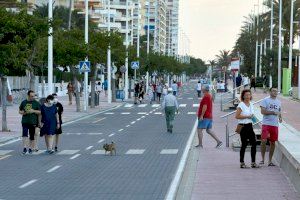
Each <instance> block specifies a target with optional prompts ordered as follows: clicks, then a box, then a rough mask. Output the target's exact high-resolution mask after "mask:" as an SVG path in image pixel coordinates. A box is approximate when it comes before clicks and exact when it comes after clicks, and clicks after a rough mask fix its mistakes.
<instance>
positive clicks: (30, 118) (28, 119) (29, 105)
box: [19, 100, 41, 125]
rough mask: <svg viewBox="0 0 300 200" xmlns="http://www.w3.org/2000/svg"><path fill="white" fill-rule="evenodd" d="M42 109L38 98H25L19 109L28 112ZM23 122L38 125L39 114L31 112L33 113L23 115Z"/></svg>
mask: <svg viewBox="0 0 300 200" xmlns="http://www.w3.org/2000/svg"><path fill="white" fill-rule="evenodd" d="M31 109H33V110H41V106H40V104H39V102H37V101H36V100H33V101H28V100H24V101H22V103H21V104H20V107H19V110H20V111H25V113H26V112H28V111H29V110H31ZM22 124H30V125H37V124H38V115H37V114H34V113H31V114H26V115H23V116H22Z"/></svg>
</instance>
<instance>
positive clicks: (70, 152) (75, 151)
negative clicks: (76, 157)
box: [58, 150, 79, 155]
mask: <svg viewBox="0 0 300 200" xmlns="http://www.w3.org/2000/svg"><path fill="white" fill-rule="evenodd" d="M77 152H79V150H62V151H61V152H59V153H58V155H73V154H75V153H77Z"/></svg>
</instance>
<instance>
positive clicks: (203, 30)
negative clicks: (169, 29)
mask: <svg viewBox="0 0 300 200" xmlns="http://www.w3.org/2000/svg"><path fill="white" fill-rule="evenodd" d="M179 1H180V12H179V26H180V27H181V29H182V30H183V31H184V32H185V33H186V35H187V36H188V37H189V39H190V41H191V45H190V53H191V55H193V56H195V57H198V58H201V59H204V60H205V61H207V60H211V59H214V58H215V55H216V54H218V52H219V50H222V49H226V50H231V49H232V48H233V46H234V43H235V41H236V39H237V37H238V34H239V32H240V27H241V25H242V22H243V21H244V20H245V19H244V17H243V16H247V15H248V14H250V13H251V10H253V8H254V4H255V3H257V1H258V0H179ZM260 2H262V0H260ZM179 48H180V49H182V45H180V47H179ZM179 53H180V50H179Z"/></svg>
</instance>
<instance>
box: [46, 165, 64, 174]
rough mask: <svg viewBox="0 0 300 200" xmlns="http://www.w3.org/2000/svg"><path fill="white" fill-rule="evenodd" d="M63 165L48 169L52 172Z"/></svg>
mask: <svg viewBox="0 0 300 200" xmlns="http://www.w3.org/2000/svg"><path fill="white" fill-rule="evenodd" d="M60 167H61V166H60V165H56V166H55V167H52V168H51V169H49V170H48V171H47V173H51V172H54V171H55V170H57V169H58V168H60Z"/></svg>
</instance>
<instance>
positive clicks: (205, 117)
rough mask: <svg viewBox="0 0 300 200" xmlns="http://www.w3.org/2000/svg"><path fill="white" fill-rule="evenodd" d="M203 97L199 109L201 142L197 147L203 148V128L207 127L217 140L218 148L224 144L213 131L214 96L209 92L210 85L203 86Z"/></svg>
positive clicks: (199, 137)
mask: <svg viewBox="0 0 300 200" xmlns="http://www.w3.org/2000/svg"><path fill="white" fill-rule="evenodd" d="M202 93H203V99H202V100H201V102H200V106H199V110H198V129H197V131H198V139H199V144H198V145H197V146H196V147H201V148H203V145H202V139H203V132H202V131H203V129H206V132H207V133H208V134H209V135H211V136H212V137H213V138H214V139H215V140H216V142H217V146H216V148H219V147H220V146H222V144H223V143H222V142H221V141H220V140H219V138H218V137H217V136H216V134H215V133H214V132H213V131H212V107H213V105H212V102H213V99H212V96H211V94H210V93H209V85H205V86H204V87H202Z"/></svg>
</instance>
